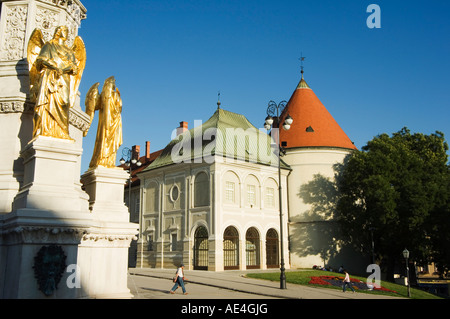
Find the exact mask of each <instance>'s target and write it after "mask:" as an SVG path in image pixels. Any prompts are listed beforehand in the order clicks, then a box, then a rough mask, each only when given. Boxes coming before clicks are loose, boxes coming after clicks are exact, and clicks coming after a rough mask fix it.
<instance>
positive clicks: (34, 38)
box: [27, 26, 86, 139]
mask: <svg viewBox="0 0 450 319" xmlns="http://www.w3.org/2000/svg"><path fill="white" fill-rule="evenodd" d="M68 32H69V30H68V28H67V27H66V26H59V27H57V28H56V30H55V33H54V35H53V39H52V40H50V41H48V42H44V39H43V35H42V32H41V31H40V30H39V29H35V30H34V31H33V33H32V34H31V37H30V41H29V42H28V48H27V60H28V66H29V70H30V100H31V102H32V103H34V118H33V138H35V137H37V136H39V135H42V136H50V137H55V138H61V139H71V138H70V136H69V110H70V108H71V107H72V106H73V105H74V103H75V97H76V95H77V92H78V87H79V85H80V81H81V76H82V74H83V71H84V67H85V65H86V48H85V46H84V42H83V40H82V39H81V37H79V36H77V37H75V40H74V43H73V46H72V47H71V48H69V47H68V46H67V45H66V40H67V36H68Z"/></svg>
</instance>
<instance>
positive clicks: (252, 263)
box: [245, 227, 261, 269]
mask: <svg viewBox="0 0 450 319" xmlns="http://www.w3.org/2000/svg"><path fill="white" fill-rule="evenodd" d="M245 256H246V265H247V269H257V268H261V265H260V262H259V233H258V231H257V230H256V228H254V227H251V228H249V229H248V230H247V233H246V234H245Z"/></svg>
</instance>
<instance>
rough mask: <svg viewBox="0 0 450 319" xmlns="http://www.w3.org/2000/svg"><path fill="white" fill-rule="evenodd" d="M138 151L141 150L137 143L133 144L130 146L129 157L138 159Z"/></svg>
mask: <svg viewBox="0 0 450 319" xmlns="http://www.w3.org/2000/svg"><path fill="white" fill-rule="evenodd" d="M140 151H141V147H140V146H139V145H134V146H133V147H132V148H131V159H136V160H138V159H139V157H140V155H139V153H140Z"/></svg>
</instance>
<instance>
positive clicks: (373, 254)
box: [369, 227, 376, 264]
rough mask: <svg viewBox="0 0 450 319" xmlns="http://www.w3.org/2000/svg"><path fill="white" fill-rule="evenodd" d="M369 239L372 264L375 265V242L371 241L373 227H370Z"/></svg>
mask: <svg viewBox="0 0 450 319" xmlns="http://www.w3.org/2000/svg"><path fill="white" fill-rule="evenodd" d="M369 230H370V237H371V239H372V264H375V242H374V241H373V232H374V230H376V228H375V227H370V228H369Z"/></svg>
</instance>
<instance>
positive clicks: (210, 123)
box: [144, 108, 290, 171]
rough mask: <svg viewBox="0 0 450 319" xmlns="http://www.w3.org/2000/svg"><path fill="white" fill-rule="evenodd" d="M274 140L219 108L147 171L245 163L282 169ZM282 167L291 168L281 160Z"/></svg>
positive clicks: (170, 148) (179, 140)
mask: <svg viewBox="0 0 450 319" xmlns="http://www.w3.org/2000/svg"><path fill="white" fill-rule="evenodd" d="M272 142H273V140H272V138H271V137H270V136H269V135H268V134H267V133H265V132H264V131H261V130H259V129H257V128H256V127H255V126H253V125H252V124H251V123H250V122H249V121H248V120H247V118H246V117H245V116H243V115H241V114H237V113H233V112H229V111H225V110H223V109H221V108H218V109H217V110H216V112H215V113H214V114H213V115H212V116H211V118H209V120H207V121H206V122H205V123H203V124H202V125H201V126H198V127H195V128H193V129H190V130H189V131H186V132H184V133H182V134H180V135H179V136H177V137H176V138H174V139H173V140H172V141H171V142H170V143H169V144H168V145H167V146H166V147H165V148H164V150H163V151H162V153H161V154H160V155H159V156H158V158H156V159H155V160H154V161H153V162H152V164H150V165H149V166H148V167H147V168H146V169H145V170H144V171H149V170H152V169H155V168H159V167H163V166H167V165H172V164H179V163H203V162H207V163H212V162H213V161H218V160H221V159H222V158H223V159H224V161H225V162H228V161H230V162H231V161H235V160H242V161H246V162H250V163H257V164H262V165H271V166H278V157H277V155H276V154H275V153H274V152H273V151H272V148H271V144H272ZM281 167H282V168H286V169H290V167H289V165H287V164H286V163H284V162H283V161H281Z"/></svg>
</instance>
